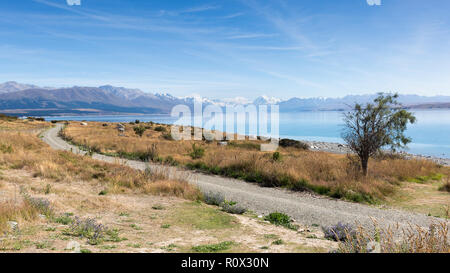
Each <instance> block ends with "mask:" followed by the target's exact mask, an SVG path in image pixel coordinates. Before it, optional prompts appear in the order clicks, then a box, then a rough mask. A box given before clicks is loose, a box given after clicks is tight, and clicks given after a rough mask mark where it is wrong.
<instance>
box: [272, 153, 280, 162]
mask: <svg viewBox="0 0 450 273" xmlns="http://www.w3.org/2000/svg"><path fill="white" fill-rule="evenodd" d="M272 160H273V161H280V160H281V154H280V152H274V153H273V154H272Z"/></svg>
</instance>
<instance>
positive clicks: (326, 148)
mask: <svg viewBox="0 0 450 273" xmlns="http://www.w3.org/2000/svg"><path fill="white" fill-rule="evenodd" d="M302 142H304V143H306V144H308V146H309V148H310V150H311V151H317V152H328V153H333V154H348V153H352V152H351V150H350V149H349V148H348V146H347V145H346V144H341V143H333V142H324V141H308V140H303V141H302ZM399 154H401V155H403V156H405V158H407V159H423V160H431V161H434V162H436V163H437V164H440V165H443V166H450V159H449V158H441V157H436V156H428V155H421V154H410V153H406V152H399Z"/></svg>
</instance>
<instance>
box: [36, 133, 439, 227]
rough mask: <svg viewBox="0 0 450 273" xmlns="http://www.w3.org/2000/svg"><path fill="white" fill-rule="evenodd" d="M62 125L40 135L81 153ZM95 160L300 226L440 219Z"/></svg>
mask: <svg viewBox="0 0 450 273" xmlns="http://www.w3.org/2000/svg"><path fill="white" fill-rule="evenodd" d="M62 127H63V125H62V124H57V125H56V126H55V127H53V128H51V129H49V130H47V131H45V132H43V133H42V139H43V141H45V142H46V143H47V144H49V145H50V146H51V147H52V148H53V149H58V150H67V151H72V152H74V153H78V154H84V153H85V152H83V151H81V150H80V149H78V148H77V147H75V146H73V145H70V144H69V143H67V142H65V141H64V140H62V139H61V138H60V137H58V132H59V130H60V129H61V128H62ZM92 157H93V158H94V159H97V160H101V161H105V162H113V163H120V164H123V165H128V166H130V167H132V168H135V169H139V170H144V169H145V168H147V167H149V168H153V169H157V168H166V169H167V170H168V171H169V172H170V174H171V175H173V176H182V177H186V178H187V179H188V181H189V182H190V183H192V184H195V185H197V186H198V187H199V188H200V189H201V190H202V191H203V192H209V191H212V192H220V193H222V194H223V195H224V196H225V197H226V198H227V199H229V200H233V201H235V202H238V203H239V204H240V205H242V206H245V207H246V208H248V209H250V210H252V211H254V212H255V213H258V214H261V215H263V214H268V213H270V212H274V211H279V212H283V213H286V214H288V215H290V216H291V217H292V218H293V219H295V221H297V222H298V223H300V224H303V225H309V226H310V225H314V224H317V225H321V226H328V225H333V224H336V223H338V222H346V223H355V222H359V223H361V224H363V225H365V226H371V224H372V219H375V220H376V221H377V222H378V223H379V224H380V225H383V226H386V225H394V224H397V223H399V224H400V225H407V224H408V223H411V224H416V225H419V226H424V227H428V226H429V225H430V224H431V223H433V222H436V221H443V220H439V219H437V218H434V217H429V216H426V215H422V214H417V213H412V212H406V211H400V210H396V209H388V208H377V207H373V206H367V205H363V204H357V203H351V202H346V201H341V200H335V199H331V198H327V197H322V196H317V195H313V194H309V193H298V192H292V191H288V190H284V189H276V188H263V187H260V186H258V185H255V184H252V183H246V182H243V181H239V180H235V179H230V178H223V177H219V176H212V175H205V174H201V173H198V172H194V171H186V170H182V169H180V168H175V167H162V166H160V165H156V164H149V163H144V162H140V161H133V160H125V159H118V158H115V157H109V156H104V155H100V154H94V155H93V156H92Z"/></svg>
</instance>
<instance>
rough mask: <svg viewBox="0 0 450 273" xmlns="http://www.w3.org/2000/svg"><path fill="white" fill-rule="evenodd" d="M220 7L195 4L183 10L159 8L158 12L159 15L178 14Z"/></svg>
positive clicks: (218, 7)
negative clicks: (195, 5)
mask: <svg viewBox="0 0 450 273" xmlns="http://www.w3.org/2000/svg"><path fill="white" fill-rule="evenodd" d="M217 9H220V6H216V5H204V6H197V7H191V8H187V9H183V10H161V11H160V12H159V13H160V15H161V16H163V15H169V16H178V15H182V14H190V13H199V12H205V11H210V10H217Z"/></svg>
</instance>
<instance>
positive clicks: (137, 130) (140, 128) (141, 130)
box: [133, 126, 147, 137]
mask: <svg viewBox="0 0 450 273" xmlns="http://www.w3.org/2000/svg"><path fill="white" fill-rule="evenodd" d="M133 130H134V133H135V134H136V135H138V136H139V137H142V135H143V134H144V132H145V131H146V130H147V129H146V128H145V127H144V126H136V127H134V128H133Z"/></svg>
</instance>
